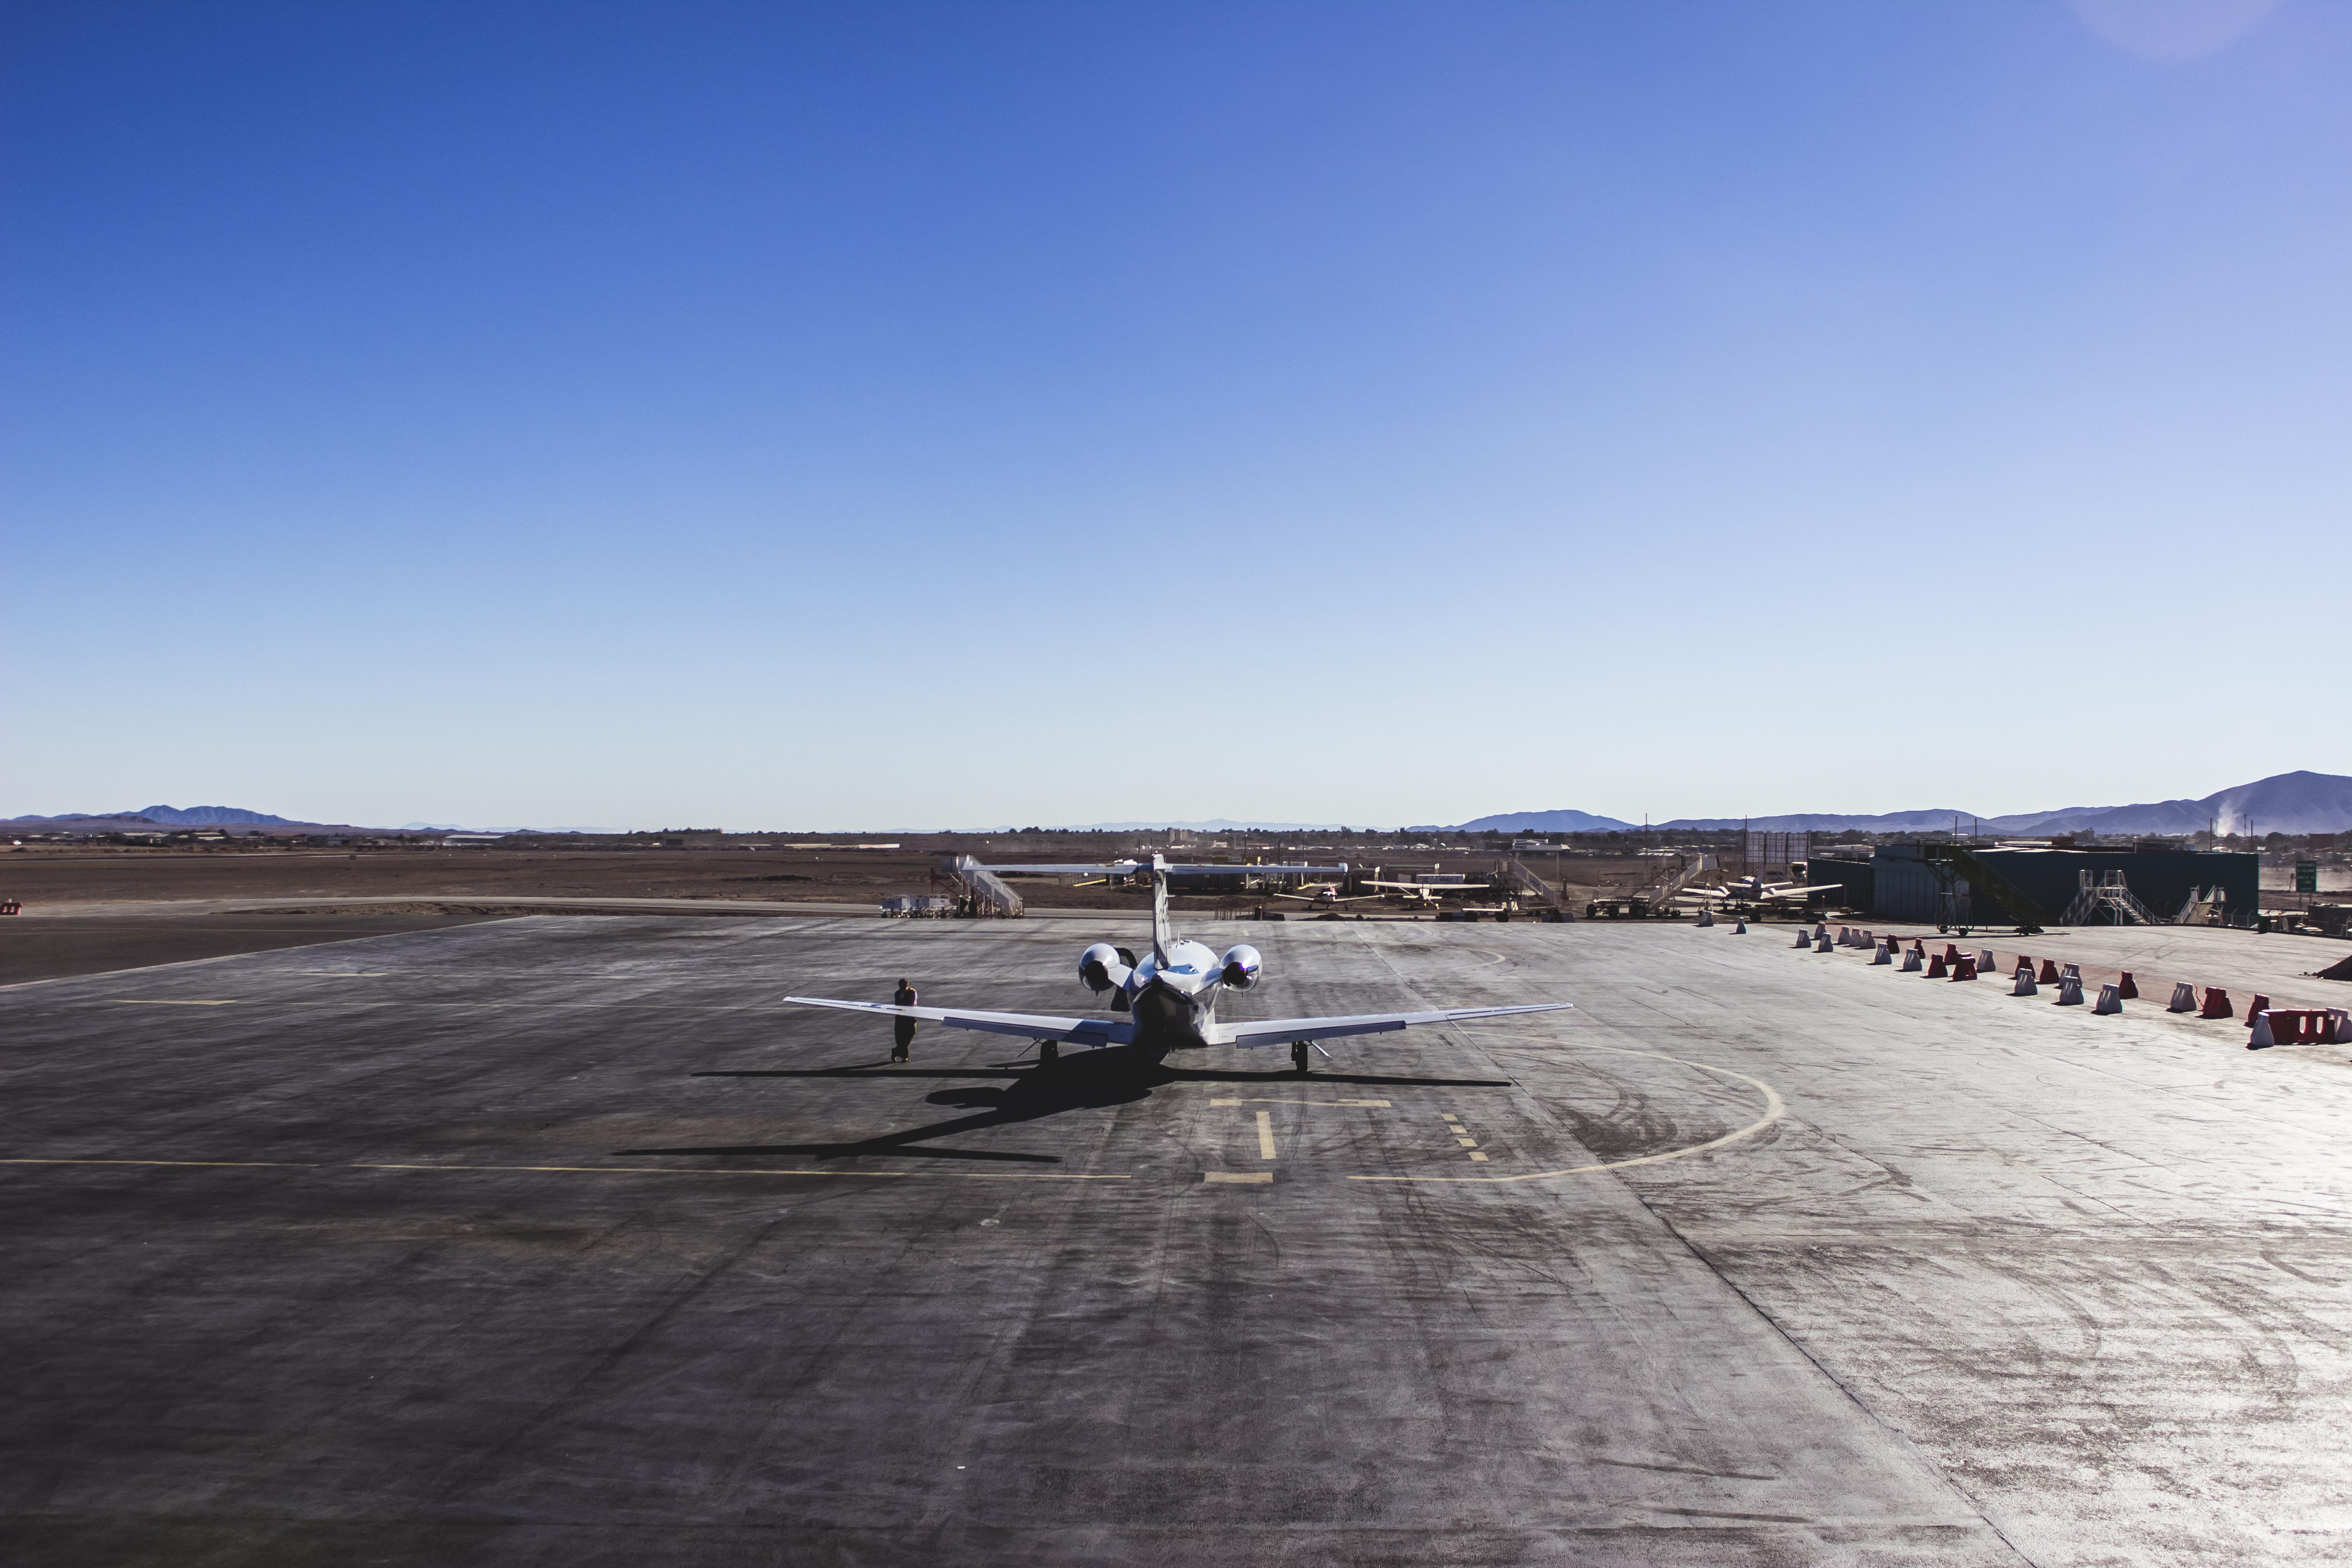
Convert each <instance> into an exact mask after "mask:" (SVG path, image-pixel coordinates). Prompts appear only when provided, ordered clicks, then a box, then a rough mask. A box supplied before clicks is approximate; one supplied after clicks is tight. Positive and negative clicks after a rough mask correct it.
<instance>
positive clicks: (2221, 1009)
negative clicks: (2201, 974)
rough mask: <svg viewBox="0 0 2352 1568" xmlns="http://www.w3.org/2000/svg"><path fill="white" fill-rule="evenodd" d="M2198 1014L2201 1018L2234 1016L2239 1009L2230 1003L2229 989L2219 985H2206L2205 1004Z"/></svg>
mask: <svg viewBox="0 0 2352 1568" xmlns="http://www.w3.org/2000/svg"><path fill="white" fill-rule="evenodd" d="M2197 1016H2199V1017H2200V1018H2234V1017H2236V1016H2238V1010H2237V1009H2236V1008H2235V1007H2232V1006H2231V1005H2230V994H2229V993H2228V992H2227V991H2224V990H2222V989H2221V987H2220V986H2219V985H2208V986H2207V987H2205V1005H2204V1006H2202V1007H2200V1008H2199V1009H2198V1011H2197Z"/></svg>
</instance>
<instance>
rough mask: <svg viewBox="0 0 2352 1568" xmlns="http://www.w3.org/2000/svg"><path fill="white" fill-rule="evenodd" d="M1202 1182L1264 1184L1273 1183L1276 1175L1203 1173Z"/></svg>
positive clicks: (1222, 1172)
mask: <svg viewBox="0 0 2352 1568" xmlns="http://www.w3.org/2000/svg"><path fill="white" fill-rule="evenodd" d="M1201 1180H1202V1181H1204V1182H1244V1183H1249V1182H1256V1183H1264V1182H1271V1181H1273V1180H1274V1173H1273V1172H1272V1171H1203V1172H1202V1173H1201Z"/></svg>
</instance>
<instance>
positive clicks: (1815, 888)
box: [1764, 882, 1845, 899]
mask: <svg viewBox="0 0 2352 1568" xmlns="http://www.w3.org/2000/svg"><path fill="white" fill-rule="evenodd" d="M1844 886H1845V884H1844V883H1843V882H1816V883H1814V884H1813V885H1812V886H1811V887H1810V888H1767V889H1764V897H1766V898H1768V899H1801V898H1803V897H1804V896H1805V895H1806V894H1807V893H1828V892H1834V891H1836V890H1837V889H1840V888H1843V887H1844Z"/></svg>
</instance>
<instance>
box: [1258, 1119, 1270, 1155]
mask: <svg viewBox="0 0 2352 1568" xmlns="http://www.w3.org/2000/svg"><path fill="white" fill-rule="evenodd" d="M1257 1157H1258V1158H1259V1159H1261V1160H1271V1159H1273V1158H1274V1112H1273V1111H1271V1110H1261V1111H1259V1112H1258V1113H1257Z"/></svg>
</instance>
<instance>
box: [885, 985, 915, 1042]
mask: <svg viewBox="0 0 2352 1568" xmlns="http://www.w3.org/2000/svg"><path fill="white" fill-rule="evenodd" d="M890 1000H891V1001H892V1002H893V1003H895V1004H896V1005H898V1006H901V1007H911V1006H913V1005H915V983H914V982H913V981H911V980H908V979H907V978H906V977H905V976H903V975H901V976H900V977H899V980H898V989H897V990H896V991H893V992H892V993H890ZM890 1033H891V1036H892V1044H891V1047H890V1059H891V1060H892V1061H894V1062H903V1061H905V1060H907V1059H908V1056H907V1053H908V1047H911V1046H912V1045H913V1044H914V1043H915V1020H913V1019H912V1018H908V1017H898V1018H893V1019H891V1020H890Z"/></svg>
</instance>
